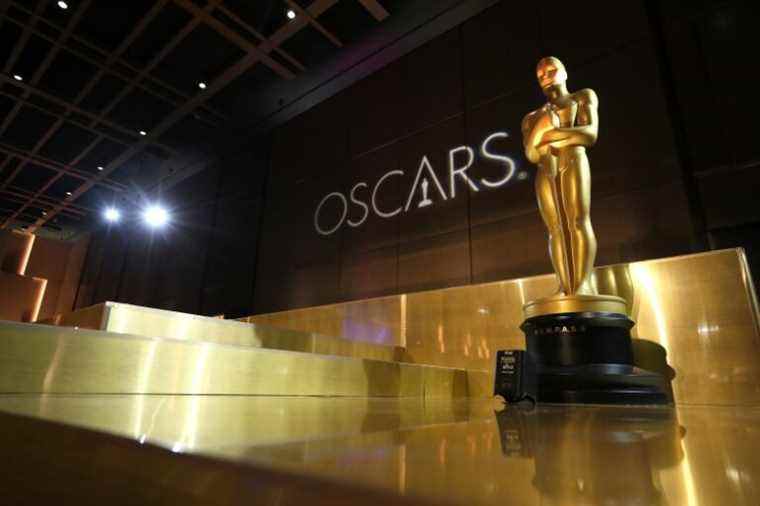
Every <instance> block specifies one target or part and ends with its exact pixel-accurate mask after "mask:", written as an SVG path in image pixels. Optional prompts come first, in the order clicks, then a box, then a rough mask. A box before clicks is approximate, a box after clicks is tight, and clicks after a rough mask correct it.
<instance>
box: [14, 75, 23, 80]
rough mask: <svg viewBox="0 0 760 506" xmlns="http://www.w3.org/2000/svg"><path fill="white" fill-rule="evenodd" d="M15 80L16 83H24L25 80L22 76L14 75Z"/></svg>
mask: <svg viewBox="0 0 760 506" xmlns="http://www.w3.org/2000/svg"><path fill="white" fill-rule="evenodd" d="M13 79H15V80H16V81H23V80H24V78H23V77H21V76H20V75H18V74H13Z"/></svg>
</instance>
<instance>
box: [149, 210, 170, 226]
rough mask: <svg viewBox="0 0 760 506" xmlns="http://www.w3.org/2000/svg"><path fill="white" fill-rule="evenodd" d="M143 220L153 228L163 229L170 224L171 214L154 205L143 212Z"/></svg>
mask: <svg viewBox="0 0 760 506" xmlns="http://www.w3.org/2000/svg"><path fill="white" fill-rule="evenodd" d="M143 220H144V221H145V223H146V225H148V226H149V227H151V228H158V227H163V226H164V225H166V224H167V223H168V222H169V213H168V212H167V211H166V209H164V208H163V207H161V206H159V205H152V206H149V207H148V208H147V209H145V211H143Z"/></svg>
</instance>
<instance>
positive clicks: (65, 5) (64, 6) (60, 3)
mask: <svg viewBox="0 0 760 506" xmlns="http://www.w3.org/2000/svg"><path fill="white" fill-rule="evenodd" d="M58 7H60V8H61V9H63V10H66V9H68V8H69V4H67V3H66V2H63V1H61V2H58Z"/></svg>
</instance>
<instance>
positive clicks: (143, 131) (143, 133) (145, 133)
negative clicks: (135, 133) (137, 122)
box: [140, 130, 148, 137]
mask: <svg viewBox="0 0 760 506" xmlns="http://www.w3.org/2000/svg"><path fill="white" fill-rule="evenodd" d="M140 135H142V136H143V137H145V136H146V135H148V132H146V131H145V130H140Z"/></svg>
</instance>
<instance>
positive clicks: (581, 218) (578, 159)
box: [559, 150, 596, 294]
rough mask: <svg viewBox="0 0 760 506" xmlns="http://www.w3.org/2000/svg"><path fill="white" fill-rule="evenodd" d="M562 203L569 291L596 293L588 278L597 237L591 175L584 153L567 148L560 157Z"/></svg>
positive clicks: (592, 267) (592, 265) (594, 254)
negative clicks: (568, 250)
mask: <svg viewBox="0 0 760 506" xmlns="http://www.w3.org/2000/svg"><path fill="white" fill-rule="evenodd" d="M560 164H561V166H560V176H559V179H560V188H561V189H562V191H561V192H560V195H561V197H562V206H563V210H564V212H565V216H566V217H567V229H568V231H569V234H570V237H569V240H570V248H571V251H572V254H571V255H570V258H571V259H572V263H573V265H572V276H571V278H570V279H571V281H572V285H571V287H570V290H571V291H570V293H586V294H591V293H594V292H593V289H592V286H591V284H590V283H589V278H590V277H591V273H592V271H593V269H594V259H595V258H596V237H595V236H594V229H593V228H592V227H591V174H590V170H589V164H588V159H587V158H586V155H585V153H582V152H578V151H575V150H568V152H566V153H563V154H562V155H561V158H560Z"/></svg>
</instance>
